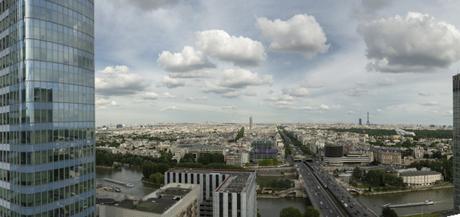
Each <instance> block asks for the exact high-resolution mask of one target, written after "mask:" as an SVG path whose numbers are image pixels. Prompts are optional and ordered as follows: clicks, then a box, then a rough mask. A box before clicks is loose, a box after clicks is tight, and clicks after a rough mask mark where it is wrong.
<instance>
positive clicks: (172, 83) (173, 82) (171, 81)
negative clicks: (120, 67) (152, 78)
mask: <svg viewBox="0 0 460 217" xmlns="http://www.w3.org/2000/svg"><path fill="white" fill-rule="evenodd" d="M161 83H162V84H163V85H164V86H166V87H167V88H177V87H183V86H185V82H184V81H181V80H179V79H177V78H171V77H170V76H164V77H163V80H161Z"/></svg>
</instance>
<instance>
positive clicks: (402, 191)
mask: <svg viewBox="0 0 460 217" xmlns="http://www.w3.org/2000/svg"><path fill="white" fill-rule="evenodd" d="M453 187H454V186H453V185H452V184H446V185H439V186H430V187H426V188H408V189H401V190H392V191H374V192H368V191H365V192H363V193H362V194H361V195H365V196H371V195H383V194H398V193H408V192H419V191H431V190H441V189H450V188H453Z"/></svg>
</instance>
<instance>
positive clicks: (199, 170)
mask: <svg viewBox="0 0 460 217" xmlns="http://www.w3.org/2000/svg"><path fill="white" fill-rule="evenodd" d="M168 172H184V173H222V174H235V173H255V171H252V170H246V169H203V168H172V169H169V170H168Z"/></svg>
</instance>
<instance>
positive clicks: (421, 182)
mask: <svg viewBox="0 0 460 217" xmlns="http://www.w3.org/2000/svg"><path fill="white" fill-rule="evenodd" d="M399 176H400V177H401V178H402V179H403V182H404V183H405V184H407V185H408V186H410V187H422V186H429V185H432V184H434V183H436V182H438V181H441V180H442V174H441V173H439V172H436V171H424V170H421V171H405V172H401V173H400V174H399Z"/></svg>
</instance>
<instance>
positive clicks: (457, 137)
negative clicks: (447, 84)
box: [453, 74, 460, 211]
mask: <svg viewBox="0 0 460 217" xmlns="http://www.w3.org/2000/svg"><path fill="white" fill-rule="evenodd" d="M453 92H454V99H453V101H454V108H453V112H454V120H453V123H454V138H453V151H454V163H453V166H454V186H455V190H454V209H455V210H457V211H460V167H459V166H460V74H457V75H455V76H454V77H453Z"/></svg>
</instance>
